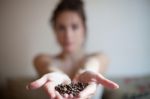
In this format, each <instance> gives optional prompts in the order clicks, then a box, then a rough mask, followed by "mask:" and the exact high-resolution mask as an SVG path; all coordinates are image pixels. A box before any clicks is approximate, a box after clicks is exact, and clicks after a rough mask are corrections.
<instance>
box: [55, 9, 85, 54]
mask: <svg viewBox="0 0 150 99" xmlns="http://www.w3.org/2000/svg"><path fill="white" fill-rule="evenodd" d="M55 32H56V37H57V41H58V43H59V44H60V46H61V47H62V48H63V51H65V52H67V53H72V52H75V51H77V50H79V49H80V48H81V47H82V45H83V43H84V39H85V27H84V24H83V21H82V19H81V17H80V16H79V14H78V13H76V12H73V11H64V12H62V13H60V14H59V16H58V17H57V19H56V24H55Z"/></svg>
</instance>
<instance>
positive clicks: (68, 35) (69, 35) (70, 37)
mask: <svg viewBox="0 0 150 99" xmlns="http://www.w3.org/2000/svg"><path fill="white" fill-rule="evenodd" d="M72 34H73V33H72V30H71V29H70V28H67V29H66V33H65V38H66V40H67V41H70V40H71V39H72V37H73V35H72Z"/></svg>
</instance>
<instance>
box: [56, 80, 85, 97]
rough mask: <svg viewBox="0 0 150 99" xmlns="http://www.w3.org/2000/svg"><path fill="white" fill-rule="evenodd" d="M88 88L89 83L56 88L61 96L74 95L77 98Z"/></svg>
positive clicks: (61, 85) (62, 85)
mask: <svg viewBox="0 0 150 99" xmlns="http://www.w3.org/2000/svg"><path fill="white" fill-rule="evenodd" d="M87 86H88V83H81V82H78V83H73V82H71V83H70V84H65V85H64V84H60V85H57V86H55V90H56V91H58V92H59V93H60V94H61V95H63V94H72V95H73V96H77V95H78V94H79V93H80V91H82V90H84V89H85V88H86V87H87Z"/></svg>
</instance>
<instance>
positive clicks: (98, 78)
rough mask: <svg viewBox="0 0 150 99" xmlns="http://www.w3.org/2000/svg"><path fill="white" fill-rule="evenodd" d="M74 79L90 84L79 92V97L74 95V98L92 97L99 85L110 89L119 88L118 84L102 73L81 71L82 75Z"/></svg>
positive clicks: (86, 98)
mask: <svg viewBox="0 0 150 99" xmlns="http://www.w3.org/2000/svg"><path fill="white" fill-rule="evenodd" d="M74 81H76V82H83V83H88V84H89V85H88V86H87V87H86V88H85V89H84V90H83V91H81V92H80V93H79V95H78V96H77V97H74V99H89V98H91V97H92V96H93V95H94V94H95V92H96V88H97V85H102V86H104V87H106V88H108V89H117V88H119V85H118V84H116V83H114V82H113V81H111V80H108V79H107V78H105V77H104V76H102V75H101V74H100V73H95V72H91V71H85V72H83V73H81V74H80V75H78V76H76V77H75V78H74Z"/></svg>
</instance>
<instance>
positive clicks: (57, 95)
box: [56, 91, 63, 99]
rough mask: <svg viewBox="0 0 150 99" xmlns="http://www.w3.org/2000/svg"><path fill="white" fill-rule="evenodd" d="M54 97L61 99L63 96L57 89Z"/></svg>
mask: <svg viewBox="0 0 150 99" xmlns="http://www.w3.org/2000/svg"><path fill="white" fill-rule="evenodd" d="M56 99H63V97H62V96H61V95H60V94H59V92H58V91H56Z"/></svg>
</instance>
